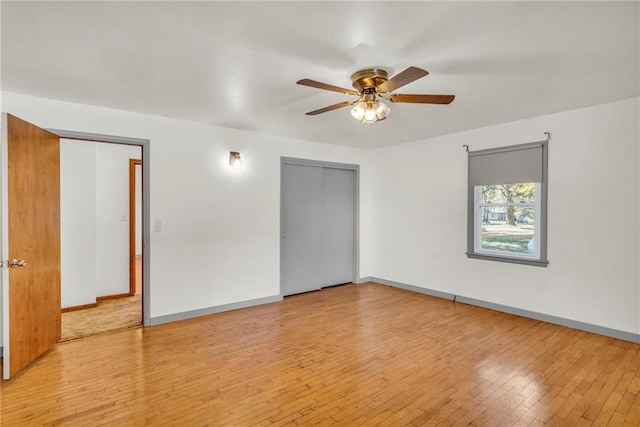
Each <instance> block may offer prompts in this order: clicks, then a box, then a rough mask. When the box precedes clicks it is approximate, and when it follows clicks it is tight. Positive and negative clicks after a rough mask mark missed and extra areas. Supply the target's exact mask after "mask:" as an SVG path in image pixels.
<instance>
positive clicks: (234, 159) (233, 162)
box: [229, 151, 242, 171]
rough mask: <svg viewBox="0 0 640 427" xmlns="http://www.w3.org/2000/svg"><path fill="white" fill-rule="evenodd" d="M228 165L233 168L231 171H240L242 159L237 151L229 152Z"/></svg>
mask: <svg viewBox="0 0 640 427" xmlns="http://www.w3.org/2000/svg"><path fill="white" fill-rule="evenodd" d="M229 165H230V166H231V167H233V170H236V171H239V170H241V169H242V158H240V153H239V152H237V151H231V152H230V153H229Z"/></svg>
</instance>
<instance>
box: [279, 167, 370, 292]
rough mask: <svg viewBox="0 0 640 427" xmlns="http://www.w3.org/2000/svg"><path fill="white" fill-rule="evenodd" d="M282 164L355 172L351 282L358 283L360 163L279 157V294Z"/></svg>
mask: <svg viewBox="0 0 640 427" xmlns="http://www.w3.org/2000/svg"><path fill="white" fill-rule="evenodd" d="M284 165H298V166H312V167H320V168H329V169H346V170H352V171H354V172H355V175H356V176H355V178H356V183H355V187H356V188H355V214H354V215H355V219H354V221H355V224H354V232H353V248H354V252H355V254H354V261H353V263H354V265H353V277H352V279H351V281H352V282H353V283H358V278H359V277H360V276H359V275H360V165H355V164H350V163H336V162H327V161H322V160H310V159H300V158H296V157H284V156H283V157H280V233H279V237H280V238H279V239H278V242H279V244H280V296H281V297H282V273H283V271H282V267H283V262H282V260H283V248H282V232H283V230H284V227H283V215H282V212H283V208H284V206H283V203H282V201H283V199H284V197H283V194H284V188H283V180H282V170H283V168H284Z"/></svg>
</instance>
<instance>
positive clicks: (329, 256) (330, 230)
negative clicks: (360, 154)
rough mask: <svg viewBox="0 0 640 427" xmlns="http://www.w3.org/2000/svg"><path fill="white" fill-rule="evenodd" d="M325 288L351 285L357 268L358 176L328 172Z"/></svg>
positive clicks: (342, 171)
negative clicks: (355, 234)
mask: <svg viewBox="0 0 640 427" xmlns="http://www.w3.org/2000/svg"><path fill="white" fill-rule="evenodd" d="M322 195H323V197H322V199H323V209H322V231H323V232H322V286H323V287H324V286H332V285H339V284H342V283H350V282H352V281H353V278H354V266H355V251H354V247H355V241H354V232H355V217H356V215H355V214H356V205H355V203H356V172H355V171H354V170H348V169H332V168H324V173H323V194H322Z"/></svg>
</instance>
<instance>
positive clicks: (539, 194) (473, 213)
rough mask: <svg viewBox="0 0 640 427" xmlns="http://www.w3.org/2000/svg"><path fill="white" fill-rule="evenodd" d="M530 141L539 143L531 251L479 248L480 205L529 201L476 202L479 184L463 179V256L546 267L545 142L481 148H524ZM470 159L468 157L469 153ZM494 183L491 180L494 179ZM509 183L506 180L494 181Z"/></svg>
mask: <svg viewBox="0 0 640 427" xmlns="http://www.w3.org/2000/svg"><path fill="white" fill-rule="evenodd" d="M532 144H538V145H541V147H542V181H541V182H536V187H535V201H534V212H535V218H536V222H535V228H534V239H535V240H534V241H535V246H534V247H535V251H534V253H533V254H531V255H530V254H516V253H508V252H504V251H496V250H490V249H482V247H481V245H482V214H481V205H491V206H499V205H505V206H506V205H513V206H518V205H520V206H522V205H527V206H529V205H531V203H513V204H511V203H489V204H487V203H480V202H481V201H482V185H490V184H481V185H471V184H470V182H469V181H467V189H468V190H467V252H466V255H467V258H473V259H484V260H489V261H499V262H507V263H514V264H525V265H532V266H537V267H547V265H548V264H549V261H548V260H547V189H548V178H547V177H548V142H547V141H540V142H535V143H530V144H521V145H514V146H509V147H502V148H500V147H499V148H495V149H489V150H482V152H485V153H486V152H492V151H495V152H496V153H499V152H501V151H502V150H514V149H518V148H520V147H522V149H526V148H527V147H530V146H531V145H532ZM469 159H470V157H469ZM494 184H495V183H494ZM497 184H510V183H506V182H505V183H497Z"/></svg>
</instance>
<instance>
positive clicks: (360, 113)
mask: <svg viewBox="0 0 640 427" xmlns="http://www.w3.org/2000/svg"><path fill="white" fill-rule="evenodd" d="M351 115H352V116H353V118H354V119H356V120H362V119H363V118H364V103H363V102H359V103H358V104H356V106H355V107H353V108H352V109H351Z"/></svg>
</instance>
